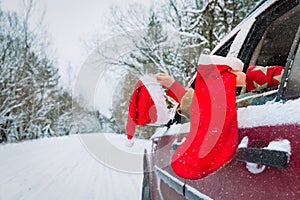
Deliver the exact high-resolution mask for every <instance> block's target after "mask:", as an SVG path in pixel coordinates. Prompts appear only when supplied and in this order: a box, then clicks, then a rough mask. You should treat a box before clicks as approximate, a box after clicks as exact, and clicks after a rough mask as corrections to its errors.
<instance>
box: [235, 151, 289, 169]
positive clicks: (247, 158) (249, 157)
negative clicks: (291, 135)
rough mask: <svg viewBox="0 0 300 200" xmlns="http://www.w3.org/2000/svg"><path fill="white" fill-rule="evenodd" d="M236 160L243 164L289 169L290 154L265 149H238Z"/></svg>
mask: <svg viewBox="0 0 300 200" xmlns="http://www.w3.org/2000/svg"><path fill="white" fill-rule="evenodd" d="M235 159H236V160H238V161H241V162H250V163H256V164H261V165H266V166H271V167H278V168H287V167H288V162H289V154H288V153H287V152H285V151H278V150H270V149H263V148H238V149H237V151H236V154H235Z"/></svg>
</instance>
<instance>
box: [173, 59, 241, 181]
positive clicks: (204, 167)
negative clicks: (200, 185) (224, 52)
mask: <svg viewBox="0 0 300 200" xmlns="http://www.w3.org/2000/svg"><path fill="white" fill-rule="evenodd" d="M228 70H231V67H229V66H228V65H220V64H204V65H203V64H200V65H199V66H198V71H197V76H196V84H195V88H194V89H195V92H194V97H193V100H192V105H191V110H190V116H191V117H190V121H191V122H190V123H191V126H190V133H189V135H188V136H187V138H186V140H185V142H184V143H183V144H182V145H180V146H179V147H178V148H177V150H176V151H175V153H174V154H173V157H172V163H171V165H172V168H173V170H174V172H175V173H176V174H177V175H178V176H180V177H183V178H187V179H200V178H203V177H205V176H207V175H209V174H210V173H212V172H214V171H216V170H217V169H219V168H220V167H222V166H223V165H224V164H226V163H227V162H228V161H230V160H231V158H232V157H233V155H234V154H235V151H236V148H237V145H238V126H237V112H236V76H235V75H234V74H232V73H230V72H229V71H228Z"/></svg>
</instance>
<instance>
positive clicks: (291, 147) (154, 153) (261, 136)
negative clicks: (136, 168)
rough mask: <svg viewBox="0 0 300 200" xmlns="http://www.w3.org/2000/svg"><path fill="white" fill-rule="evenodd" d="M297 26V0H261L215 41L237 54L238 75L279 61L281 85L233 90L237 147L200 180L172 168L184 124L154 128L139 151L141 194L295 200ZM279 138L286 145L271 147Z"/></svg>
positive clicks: (299, 82) (298, 160) (220, 50)
mask: <svg viewBox="0 0 300 200" xmlns="http://www.w3.org/2000/svg"><path fill="white" fill-rule="evenodd" d="M299 24H300V2H299V1H298V0H277V1H276V0H270V1H265V2H264V3H262V4H261V5H260V6H259V7H258V8H256V9H255V10H254V11H253V12H252V13H250V14H249V15H248V17H247V18H245V19H244V20H243V21H242V22H241V23H240V24H239V25H238V26H237V27H236V28H235V29H234V30H233V31H232V32H231V33H230V34H228V35H227V37H225V38H224V39H223V40H222V41H221V42H220V44H219V45H217V46H216V48H215V49H214V50H213V51H212V54H213V55H220V56H225V57H226V56H234V57H237V58H239V59H241V60H242V61H243V62H244V64H245V65H244V66H245V67H244V69H243V71H244V72H247V67H248V66H253V65H254V66H258V65H259V66H272V65H282V66H285V67H284V71H283V74H282V78H281V82H280V84H279V85H278V86H277V87H275V88H274V87H273V88H269V89H268V90H263V91H261V92H259V93H247V92H246V93H243V91H242V90H241V91H239V90H238V91H239V94H238V95H237V106H238V110H237V115H238V127H239V131H238V136H239V143H240V145H239V147H238V149H237V151H236V154H235V156H234V158H233V159H232V160H231V161H230V162H229V163H227V164H226V165H225V166H223V167H222V168H220V169H219V170H217V171H216V172H214V173H212V174H210V175H208V176H206V177H204V178H202V179H198V180H188V179H182V178H180V177H179V176H177V175H176V174H175V173H174V172H173V169H172V167H171V158H172V155H173V153H174V150H175V149H176V148H177V147H178V145H180V144H181V143H182V142H183V140H184V138H185V137H186V136H187V134H188V133H189V123H188V122H186V123H180V121H177V123H176V122H174V124H172V125H171V126H170V127H160V128H158V129H157V131H156V132H155V133H154V135H153V136H152V138H151V140H152V150H151V152H147V150H145V153H144V179H143V190H142V199H146V200H150V199H152V200H154V199H165V200H167V199H172V200H174V199H222V200H225V199H228V200H233V199H238V200H241V199H245V200H249V199H255V200H258V199H270V200H271V199H272V200H273V199H295V200H296V199H300V46H299V38H300V28H299ZM174 121H176V120H174ZM278 141H281V144H280V145H283V146H285V147H284V148H281V149H280V148H279V149H278V148H272V144H274V142H275V143H276V142H278ZM280 145H279V146H280ZM277 147H278V145H277Z"/></svg>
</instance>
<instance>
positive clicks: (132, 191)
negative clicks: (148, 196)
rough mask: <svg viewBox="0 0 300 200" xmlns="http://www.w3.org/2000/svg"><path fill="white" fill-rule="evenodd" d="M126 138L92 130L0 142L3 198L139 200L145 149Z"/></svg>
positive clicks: (145, 143)
mask: <svg viewBox="0 0 300 200" xmlns="http://www.w3.org/2000/svg"><path fill="white" fill-rule="evenodd" d="M124 141H125V136H120V135H115V134H88V135H81V136H80V135H76V136H69V137H61V138H51V139H41V140H35V141H28V142H23V143H19V144H7V145H2V146H0V162H1V165H0V200H20V199H25V200H35V199H51V200H52V199H55V200H56V199H64V200H69V199H70V200H71V199H72V200H73V199H80V200H81V199H82V200H86V199H87V200H89V199H97V200H98V199H100V200H102V199H103V200H111V199H115V200H119V199H120V200H122V199H130V200H135V199H140V190H141V182H142V174H141V171H142V152H143V149H144V147H149V145H150V144H149V142H148V141H144V140H136V143H135V145H134V147H133V148H131V149H128V148H127V147H125V146H124Z"/></svg>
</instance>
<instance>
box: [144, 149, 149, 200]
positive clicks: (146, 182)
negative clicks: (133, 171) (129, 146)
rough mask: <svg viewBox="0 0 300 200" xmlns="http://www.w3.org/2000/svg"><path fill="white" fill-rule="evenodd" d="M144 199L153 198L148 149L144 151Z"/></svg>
mask: <svg viewBox="0 0 300 200" xmlns="http://www.w3.org/2000/svg"><path fill="white" fill-rule="evenodd" d="M142 200H151V188H150V173H149V168H148V161H147V151H146V150H145V151H144V160H143V185H142Z"/></svg>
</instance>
